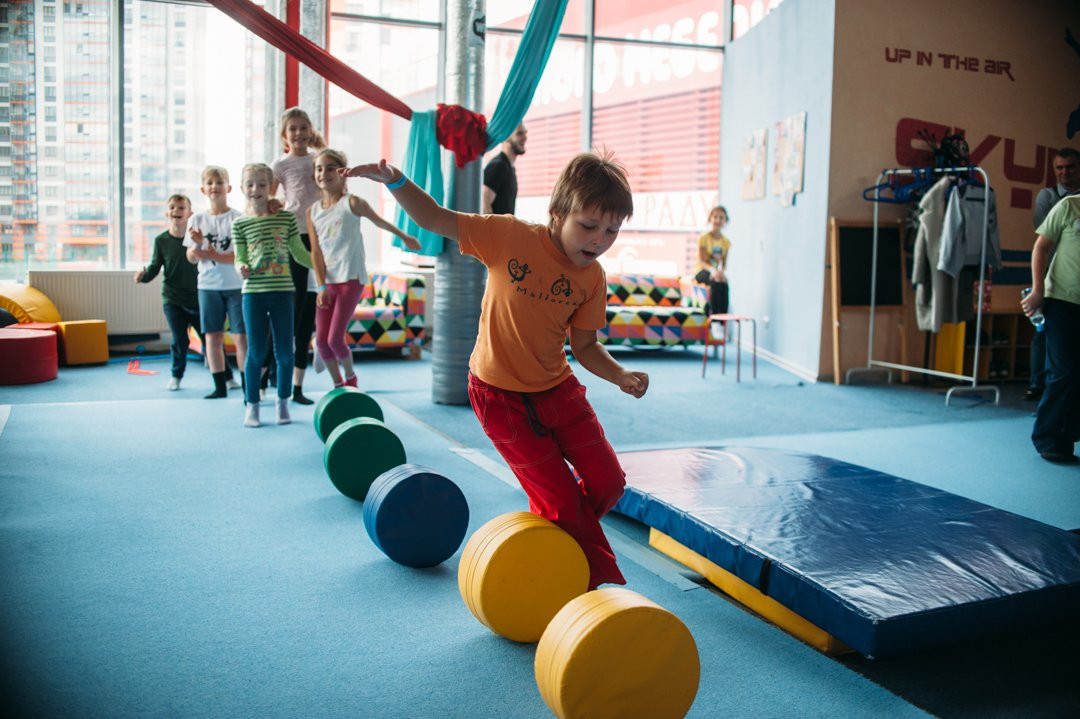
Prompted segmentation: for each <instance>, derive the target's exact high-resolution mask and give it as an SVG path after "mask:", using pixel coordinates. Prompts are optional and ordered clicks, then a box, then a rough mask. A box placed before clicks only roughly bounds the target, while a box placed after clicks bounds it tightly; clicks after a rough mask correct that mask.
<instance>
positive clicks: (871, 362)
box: [844, 165, 1001, 405]
mask: <svg viewBox="0 0 1080 719" xmlns="http://www.w3.org/2000/svg"><path fill="white" fill-rule="evenodd" d="M927 171H930V172H932V173H933V174H934V175H935V176H939V175H948V174H959V173H968V174H970V173H972V172H978V173H979V174H980V175H982V179H983V186H984V187H985V188H986V198H987V201H986V202H984V203H983V228H982V248H981V249H982V251H981V257H980V261H979V284H978V285H977V287H978V297H979V299H978V302H977V304H976V310H975V346H974V349H973V352H972V359H971V374H970V375H963V374H954V373H952V372H940V371H938V370H932V369H927V368H925V367H912V366H910V365H903V364H896V363H894V362H883V361H881V360H876V359H874V304H875V302H876V300H877V296H876V295H877V255H878V214H879V207H880V205H881V202H880V196H881V188H882V187H883V186H884V183H885V181H886V180H889V181H891V180H893V179H894V178H896V177H900V176H904V175H922V174H925V173H926V172H927ZM868 199H869V198H868ZM989 199H990V177H989V176H988V175H987V174H986V171H985V170H984V169H982V167H980V166H978V165H970V166H967V167H936V168H893V169H885V170H882V171H881V174H879V175H878V179H877V183H876V186H875V187H874V236H873V240H872V241H873V245H874V246H873V248H872V249H871V259H870V332H869V339H868V340H867V347H866V366H865V367H852V368H851V369H849V370H848V371H847V372H846V373H845V375H844V382H845V383H849V382H850V381H851V378H852V376H854V375H856V374H858V373H860V372H878V371H885V372H887V374H888V379H887V381H888V382H889V383H892V370H894V369H895V370H901V371H905V372H916V373H919V374H927V375H933V376H934V377H942V378H944V379H951V380H957V381H960V382H971V385H970V386H968V387H950V388H949V390H948V391H947V392H946V393H945V404H946V405H948V404H949V401H950V400H951V399H952V396H953V393H956V392H968V393H973V394H980V393H982V392H993V393H994V404H998V403H999V402H1000V400H1001V391H1000V390H999V389H998V388H997V387H996V386H994V385H980V384H979V379H978V375H979V349H980V344H981V342H982V315H983V309H982V308H983V298H982V288H983V282H984V280H985V279H986V245H987V243H988V240H989V222H990V201H989Z"/></svg>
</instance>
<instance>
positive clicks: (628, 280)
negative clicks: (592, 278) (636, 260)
mask: <svg viewBox="0 0 1080 719" xmlns="http://www.w3.org/2000/svg"><path fill="white" fill-rule="evenodd" d="M607 285H608V298H607V303H608V304H609V305H621V306H626V307H678V306H679V305H680V304H682V290H681V287H680V279H679V278H678V277H658V276H653V275H608V278H607Z"/></svg>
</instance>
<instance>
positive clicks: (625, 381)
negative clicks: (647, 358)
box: [619, 372, 649, 399]
mask: <svg viewBox="0 0 1080 719" xmlns="http://www.w3.org/2000/svg"><path fill="white" fill-rule="evenodd" d="M619 389H621V390H622V391H623V392H626V393H627V394H628V395H631V396H633V397H636V398H637V399H641V398H642V397H643V396H644V395H645V393H646V392H647V391H648V390H649V375H647V374H645V373H644V372H624V373H623V376H622V377H620V378H619Z"/></svg>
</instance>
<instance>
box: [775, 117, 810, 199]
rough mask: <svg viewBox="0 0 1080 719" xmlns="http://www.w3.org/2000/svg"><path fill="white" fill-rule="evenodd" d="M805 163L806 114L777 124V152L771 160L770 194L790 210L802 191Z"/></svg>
mask: <svg viewBox="0 0 1080 719" xmlns="http://www.w3.org/2000/svg"><path fill="white" fill-rule="evenodd" d="M805 160H806V113H805V112H800V113H797V114H795V115H792V116H791V117H786V118H784V119H783V120H781V121H780V122H778V123H776V150H775V154H774V156H773V172H772V175H773V177H772V185H773V194H774V195H780V204H781V205H783V206H784V207H791V205H793V204H794V203H795V194H796V193H798V192H802V191H803V164H804V162H805Z"/></svg>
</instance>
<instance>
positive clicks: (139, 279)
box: [135, 270, 145, 284]
mask: <svg viewBox="0 0 1080 719" xmlns="http://www.w3.org/2000/svg"><path fill="white" fill-rule="evenodd" d="M143 272H145V270H139V271H138V272H136V273H135V284H138V283H140V282H142V278H143Z"/></svg>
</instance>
